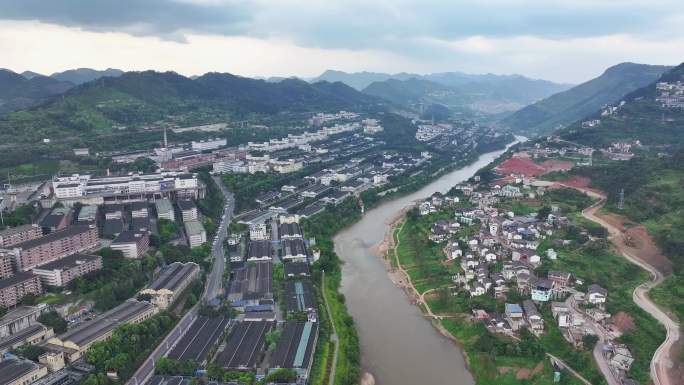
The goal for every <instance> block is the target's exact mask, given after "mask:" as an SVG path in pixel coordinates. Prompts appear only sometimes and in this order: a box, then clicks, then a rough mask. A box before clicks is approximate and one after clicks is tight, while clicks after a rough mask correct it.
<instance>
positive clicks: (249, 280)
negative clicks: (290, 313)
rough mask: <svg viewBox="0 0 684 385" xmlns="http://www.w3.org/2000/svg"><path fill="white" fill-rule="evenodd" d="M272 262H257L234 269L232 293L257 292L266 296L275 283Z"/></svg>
mask: <svg viewBox="0 0 684 385" xmlns="http://www.w3.org/2000/svg"><path fill="white" fill-rule="evenodd" d="M272 266H273V265H272V264H271V262H270V261H269V262H257V263H253V264H249V265H247V267H244V268H242V269H236V270H234V271H233V278H232V279H231V281H230V293H231V294H242V295H245V294H249V293H255V294H257V295H259V296H264V295H266V294H269V293H271V290H272V285H273V277H272Z"/></svg>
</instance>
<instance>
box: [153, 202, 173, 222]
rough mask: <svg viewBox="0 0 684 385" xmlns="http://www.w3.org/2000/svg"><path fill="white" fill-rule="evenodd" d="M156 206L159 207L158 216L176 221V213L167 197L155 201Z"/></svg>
mask: <svg viewBox="0 0 684 385" xmlns="http://www.w3.org/2000/svg"><path fill="white" fill-rule="evenodd" d="M154 206H155V208H156V209H157V218H159V219H167V220H169V221H175V220H176V215H175V213H174V210H173V206H172V205H171V201H169V200H168V199H166V198H163V199H159V200H157V201H155V202H154Z"/></svg>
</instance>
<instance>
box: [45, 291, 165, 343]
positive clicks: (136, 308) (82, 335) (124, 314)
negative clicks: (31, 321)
mask: <svg viewBox="0 0 684 385" xmlns="http://www.w3.org/2000/svg"><path fill="white" fill-rule="evenodd" d="M152 307H154V305H152V304H150V303H147V302H139V301H136V300H128V301H126V302H124V303H122V304H121V305H119V306H117V307H115V308H113V309H111V310H109V311H107V312H105V313H104V314H102V315H101V316H99V317H97V318H96V319H94V320H92V321H86V322H83V323H81V324H79V325H78V326H76V327H74V328H72V329H69V330H68V331H67V332H66V333H64V334H61V335H60V336H59V337H58V338H59V339H60V340H62V341H71V342H73V343H75V344H76V345H78V346H80V347H83V346H85V345H88V344H89V343H91V342H93V341H95V340H96V339H98V338H99V337H100V336H102V335H104V334H106V333H108V332H109V331H111V330H113V329H115V328H116V327H117V326H119V325H121V324H123V323H126V322H128V321H129V320H130V319H132V318H135V317H136V316H137V315H139V314H141V313H143V312H146V311H149V310H150V308H152Z"/></svg>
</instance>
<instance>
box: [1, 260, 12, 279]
mask: <svg viewBox="0 0 684 385" xmlns="http://www.w3.org/2000/svg"><path fill="white" fill-rule="evenodd" d="M13 265H14V259H13V258H12V256H11V255H4V256H0V279H4V278H9V277H11V276H12V275H14V267H13Z"/></svg>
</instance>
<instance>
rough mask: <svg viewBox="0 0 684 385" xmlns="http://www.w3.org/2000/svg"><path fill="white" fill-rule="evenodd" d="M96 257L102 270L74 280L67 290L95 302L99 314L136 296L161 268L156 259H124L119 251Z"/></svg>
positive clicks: (148, 257)
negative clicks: (99, 259)
mask: <svg viewBox="0 0 684 385" xmlns="http://www.w3.org/2000/svg"><path fill="white" fill-rule="evenodd" d="M98 253H99V254H100V255H101V256H102V265H103V266H102V269H101V270H99V271H96V272H93V273H91V274H88V275H86V276H82V277H78V278H76V279H74V280H73V281H71V282H70V283H69V286H68V287H69V290H71V291H72V292H73V295H74V296H77V297H79V298H83V299H89V300H93V301H95V309H97V310H99V311H106V310H109V309H111V308H113V307H115V306H117V305H119V304H120V303H122V302H124V301H126V300H127V299H128V298H131V297H133V296H135V294H136V293H137V292H138V291H139V290H140V289H142V288H143V287H144V286H145V285H146V284H147V283H148V282H149V280H150V278H151V276H152V272H153V271H154V269H156V268H157V267H158V266H159V265H160V260H159V259H158V258H155V257H150V256H146V257H144V258H143V259H140V260H135V259H129V258H124V257H123V255H121V252H120V251H114V250H112V249H109V248H104V249H102V250H100V251H99V252H98Z"/></svg>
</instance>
